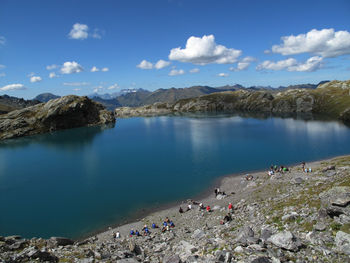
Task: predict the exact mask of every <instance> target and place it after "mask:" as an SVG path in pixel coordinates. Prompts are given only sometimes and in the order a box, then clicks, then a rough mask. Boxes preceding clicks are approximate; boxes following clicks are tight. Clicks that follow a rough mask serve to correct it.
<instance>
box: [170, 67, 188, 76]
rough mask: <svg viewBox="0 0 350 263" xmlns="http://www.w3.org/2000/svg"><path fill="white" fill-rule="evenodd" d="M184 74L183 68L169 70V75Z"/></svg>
mask: <svg viewBox="0 0 350 263" xmlns="http://www.w3.org/2000/svg"><path fill="white" fill-rule="evenodd" d="M183 74H185V71H184V70H183V69H172V70H171V71H170V72H169V76H177V75H183Z"/></svg>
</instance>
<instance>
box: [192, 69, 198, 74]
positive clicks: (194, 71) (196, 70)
mask: <svg viewBox="0 0 350 263" xmlns="http://www.w3.org/2000/svg"><path fill="white" fill-rule="evenodd" d="M199 71H200V70H199V68H193V69H191V70H190V73H192V74H194V73H198V72H199Z"/></svg>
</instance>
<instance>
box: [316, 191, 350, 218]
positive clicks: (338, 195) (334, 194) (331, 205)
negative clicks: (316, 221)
mask: <svg viewBox="0 0 350 263" xmlns="http://www.w3.org/2000/svg"><path fill="white" fill-rule="evenodd" d="M319 197H320V199H321V204H322V206H323V208H325V209H326V211H327V214H328V215H329V216H330V217H332V218H333V217H334V216H340V215H341V214H345V215H348V216H350V187H349V186H335V187H333V188H331V189H329V190H328V191H325V192H322V193H321V194H320V195H319Z"/></svg>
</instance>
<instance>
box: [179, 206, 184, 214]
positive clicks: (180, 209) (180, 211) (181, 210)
mask: <svg viewBox="0 0 350 263" xmlns="http://www.w3.org/2000/svg"><path fill="white" fill-rule="evenodd" d="M183 212H184V210H183V209H182V207H181V206H180V208H179V213H180V214H182V213H183Z"/></svg>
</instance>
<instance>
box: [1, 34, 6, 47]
mask: <svg viewBox="0 0 350 263" xmlns="http://www.w3.org/2000/svg"><path fill="white" fill-rule="evenodd" d="M5 44H6V38H5V37H3V36H0V46H4V45H5Z"/></svg>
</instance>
